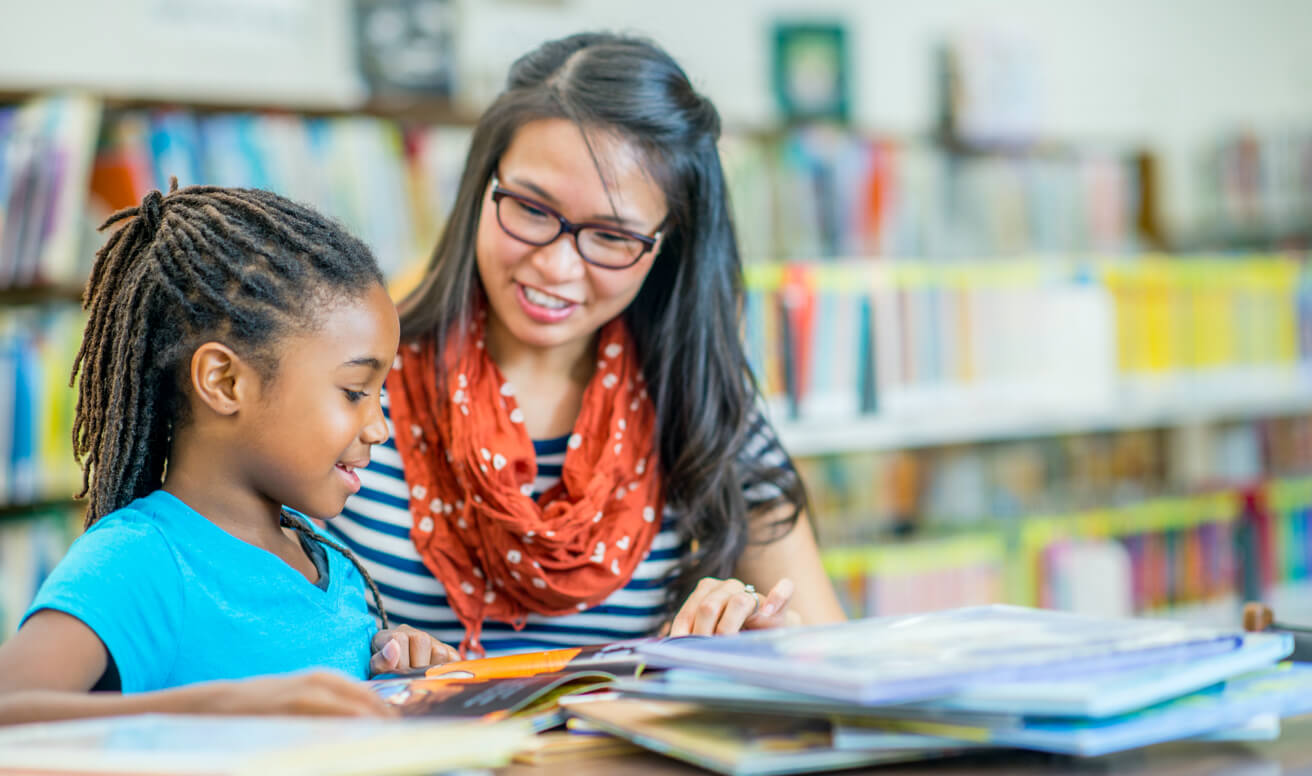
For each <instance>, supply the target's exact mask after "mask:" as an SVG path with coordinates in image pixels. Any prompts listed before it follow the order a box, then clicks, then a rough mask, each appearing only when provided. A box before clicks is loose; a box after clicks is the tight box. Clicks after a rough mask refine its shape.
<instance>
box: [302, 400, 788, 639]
mask: <svg viewBox="0 0 1312 776" xmlns="http://www.w3.org/2000/svg"><path fill="white" fill-rule="evenodd" d="M382 404H383V413H384V415H385V416H386V417H387V429H388V433H389V435H388V439H387V441H386V442H384V443H383V444H381V445H376V446H374V448H373V454H372V459H371V461H370V463H369V466H368V467H367V468H365V469H360V470H358V471H357V474H359V476H360V484H361V487H360V492H359V493H357V494H355V495H354V496H352V497H351V498H350V499H348V500H347V502H346V507H345V508H344V509H343V510H342V514H341V515H339V516H338V517H336V518H334V519H332V520H329V521H328V522H327V530H328V532H329V533H331V534H332V535H333V536H334V537H335V538H336V539H338V540H339V541H341V542H342V544H344V545H346V546H347V547H348V548H349V549H350V550H351V551H352V552H354V553H355V555H356V557H357V558H358V559H359V561H360V562H361V563H362V564H364V566H365V568H366V569H368V571H369V574H370V575H371V576H372V577H373V579H374V582H375V583H376V584H377V585H378V590H379V593H381V595H382V599H383V605H384V606H385V607H387V614H388V616H389V617H390V618H391V619H392V620H394V621H395V622H396V623H397V624H402V623H403V624H407V625H410V626H412V627H415V628H418V629H420V630H424V631H427V632H429V633H431V634H432V635H433V636H434V637H435V638H437V639H440V640H441V641H443V642H445V643H447V644H459V643H460V642H461V640H462V639H463V638H464V636H465V629H464V626H462V625H461V624H460V621H459V619H458V618H457V617H456V615H455V612H453V611H452V610H451V607H450V606H449V605H448V603H447V598H446V593H445V590H444V589H443V587H442V583H441V582H439V581H437V580H436V579H435V578H434V577H433V575H432V573H431V572H430V571H429V570H428V567H426V566H425V565H424V563H423V561H422V560H421V559H420V557H419V552H418V550H416V549H415V546H414V544H413V542H411V540H410V528H411V525H412V518H411V515H410V501H409V492H410V489H409V488H408V487H407V486H406V483H405V475H404V473H403V471H402V468H401V456H400V454H399V453H398V452H397V450H396V443H395V442H394V441H393V437H394V436H395V434H394V433H393V432H394V429H393V427H392V419H391V412H390V407H389V405H388V400H387V394H386V392H384V393H383V395H382ZM568 442H569V436H564V437H561V438H559V439H549V440H542V441H538V440H535V441H534V442H533V449H534V452H535V453H536V455H537V465H538V474H537V479H536V480H534V482H533V497H534V498H537V497H538V496H539V495H540V494H541V493H543V492H545V491H546V490H547V489H548V488H550V487H551V486H552V485H554V484H555V483H556V482H557V481H558V480H559V479H560V476H561V467H562V465H563V464H564V461H565V451H566V449H567V448H568ZM741 457H742V458H743V459H745V460H752V459H755V460H756V461H758V462H760V463H761V464H764V465H766V466H783V467H788V468H791V462H790V461H789V459H788V456H787V455H786V454H785V453H784V451H783V448H782V447H780V445H779V442H778V439H777V437H776V436H775V433H774V430H773V429H772V428H771V427H770V425H769V423H768V422H767V421H766V420H765V418H764V417H763V416H761V415H759V414H758V415H756V416H755V417H754V418H753V424H752V432H751V434H750V435H749V436H748V439H747V442H746V444H745V445H744V448H743V451H742V456H741ZM743 489H744V490H743V492H744V496H745V497H746V500H747V503H748V506H749V508H750V507H751V506H752V505H760V504H764V503H767V502H769V501H772V500H773V499H774V498H776V497H777V496H778V495H779V489H778V487H777V486H775V485H774V484H772V483H769V482H756V483H744V485H743ZM677 522H678V514H677V512H675V511H674V510H672V509H671V508H670V507H669V506H666V508H665V514H664V515H663V516H662V519H661V529H660V532H659V533H658V534H657V535H656V537H655V538H654V539H653V540H652V544H651V549H650V551H649V552H648V554H647V556H646V557H645V558H644V559H643V560H642V562H641V563H639V564H638V566H637V568H636V569H634V573H633V576H632V577H631V578H630V579H629V581H628V583H627V584H625V585H624V586H623V587H621V588H619V589H618V590H616V591H615V592H614V593H612V594H611V595H610V597H608V598H607V599H606V600H605V601H603V602H601V604H599V605H597V606H594V607H592V608H591V609H586V610H584V611H581V612H578V613H577V614H568V615H562V616H559V617H550V616H545V615H540V614H530V615H528V618H527V623H526V625H525V626H524V628H523V630H520V631H516V630H515V629H514V627H513V626H511V625H509V624H507V623H503V622H499V621H496V620H487V621H486V622H484V623H483V635H482V637H481V639H480V641H481V642H482V646H483V648H484V649H485V650H486V651H487V654H488V655H495V654H505V653H510V652H524V651H530V650H540V649H555V648H558V647H569V646H578V645H582V644H593V643H605V642H611V641H620V640H624V639H632V638H639V637H642V636H647V635H650V634H651V633H652V632H654V631H655V630H656V629H657V628H658V627H660V625H661V623H662V622H663V621H664V617H665V595H666V591H667V589H668V587H669V585H671V584H672V583H673V574H674V572H675V571H676V570H677V567H678V564H679V560H680V558H681V557H682V556H683V554H684V552H686V551H687V543H686V542H685V541H682V540H681V539H680V538H679V534H678V531H677V530H676V524H677Z"/></svg>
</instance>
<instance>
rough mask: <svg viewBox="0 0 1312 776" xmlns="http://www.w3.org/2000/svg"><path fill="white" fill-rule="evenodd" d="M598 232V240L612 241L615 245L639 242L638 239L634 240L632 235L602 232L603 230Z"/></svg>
mask: <svg viewBox="0 0 1312 776" xmlns="http://www.w3.org/2000/svg"><path fill="white" fill-rule="evenodd" d="M596 234H597V239H598V240H601V241H602V242H604V243H611V244H613V245H624V244H626V243H631V242H637V240H634V239H633V238H632V237H629V236H628V235H626V234H617V233H615V232H602V231H598V232H597V233H596Z"/></svg>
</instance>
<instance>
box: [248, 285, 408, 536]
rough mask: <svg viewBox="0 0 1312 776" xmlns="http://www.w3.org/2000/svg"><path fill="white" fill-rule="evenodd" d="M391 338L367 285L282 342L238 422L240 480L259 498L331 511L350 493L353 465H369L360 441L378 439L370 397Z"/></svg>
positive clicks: (389, 311)
mask: <svg viewBox="0 0 1312 776" xmlns="http://www.w3.org/2000/svg"><path fill="white" fill-rule="evenodd" d="M399 334H400V326H399V324H398V323H397V316H396V307H395V306H394V305H393V304H392V300H391V298H389V297H388V295H387V292H386V291H385V290H384V289H383V287H382V286H374V288H373V289H372V290H371V291H369V292H368V293H366V294H364V295H363V296H361V297H359V298H356V299H347V300H340V301H338V302H337V303H336V304H334V305H332V306H331V307H329V308H328V309H325V310H323V311H321V312H320V320H319V326H318V327H317V328H316V329H315V330H313V331H309V332H305V333H303V334H298V335H294V336H292V337H289V338H288V339H287V341H286V343H285V344H284V345H283V346H282V348H281V354H280V355H281V358H280V361H279V364H278V372H277V374H276V375H275V376H274V378H273V380H272V381H271V382H267V383H263V384H261V385H260V389H259V390H260V393H261V395H260V396H259V397H257V400H256V401H253V402H252V403H251V408H250V410H249V414H248V416H247V418H246V422H245V423H244V424H243V425H244V427H245V429H246V430H247V433H246V434H245V436H246V437H247V439H246V445H245V447H246V459H247V463H246V467H247V477H248V478H249V479H250V481H252V482H254V483H255V487H256V489H257V490H258V491H259V492H260V493H261V495H263V496H264V497H265V498H267V499H269V500H270V501H273V502H275V503H276V504H285V505H287V506H289V507H292V508H293V509H296V510H298V511H300V512H304V513H305V514H307V515H309V516H310V517H317V518H329V517H333V516H335V515H337V514H338V513H339V512H341V510H342V507H343V506H344V505H345V504H346V499H347V497H348V496H350V495H351V494H353V493H355V492H356V491H358V490H359V489H360V478H359V476H358V475H357V474H356V473H355V470H356V469H360V468H363V467H364V466H365V465H367V464H368V463H369V448H370V446H372V445H376V444H380V443H382V442H383V441H385V440H386V439H387V424H386V423H385V421H384V419H383V412H382V406H381V405H380V404H379V399H378V394H379V390H380V389H381V388H382V385H383V380H384V379H385V378H386V377H387V373H388V370H390V369H391V368H392V361H393V360H394V359H395V357H396V348H397V338H398V336H399Z"/></svg>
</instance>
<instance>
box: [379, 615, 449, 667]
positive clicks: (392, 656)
mask: <svg viewBox="0 0 1312 776" xmlns="http://www.w3.org/2000/svg"><path fill="white" fill-rule="evenodd" d="M373 649H374V656H373V659H372V660H370V661H369V675H370V676H376V675H378V674H390V673H396V672H398V671H408V670H410V669H412V668H423V667H425V666H433V665H439V664H441V663H450V662H451V661H453V660H459V659H460V653H458V652H456V651H455V649H453V648H451V647H449V646H447V645H446V644H443V643H442V642H440V641H438V640H437V639H435V638H433V637H432V636H430V635H429V634H427V633H424V632H423V631H421V630H416V629H414V628H411V627H410V626H409V625H400V626H397V627H395V628H389V629H388V630H380V631H378V632H377V633H375V634H374V639H373Z"/></svg>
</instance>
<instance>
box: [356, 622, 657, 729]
mask: <svg viewBox="0 0 1312 776" xmlns="http://www.w3.org/2000/svg"><path fill="white" fill-rule="evenodd" d="M639 643H642V642H638V641H630V642H616V643H614V644H594V645H589V646H584V647H571V648H569V649H554V650H547V651H544V652H526V653H523V654H518V655H504V656H499V657H489V658H480V659H477V660H461V661H456V662H452V663H444V664H442V665H438V666H431V667H429V668H425V669H420V670H417V671H414V672H410V673H408V674H402V675H397V676H394V677H388V678H378V679H374V680H373V681H371V682H370V685H371V686H372V687H373V688H374V690H375V692H377V693H378V694H379V695H381V696H382V697H383V699H384V700H386V701H388V702H389V703H392V704H394V705H396V706H397V707H398V708H399V709H400V711H401V713H402V715H403V716H406V717H478V718H482V719H485V720H495V719H502V718H505V717H508V716H512V715H514V716H521V717H526V718H528V719H529V720H530V722H531V724H532V726H533V728H534V729H535V730H546V729H548V728H551V727H555V726H556V725H558V724H559V723H560V722H561V721H563V718H564V715H563V713H562V712H561V711H560V709H559V706H558V703H557V701H558V700H559V699H560V698H561V697H563V696H565V695H572V694H576V693H583V692H588V691H591V690H595V689H597V688H599V687H604V686H606V685H607V684H609V683H611V682H613V681H615V680H616V679H619V678H622V677H636V676H638V675H639V674H640V673H641V672H642V669H643V666H644V662H645V661H644V660H643V659H642V658H640V657H639V656H638V654H637V650H636V647H637V645H638V644H639Z"/></svg>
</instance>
